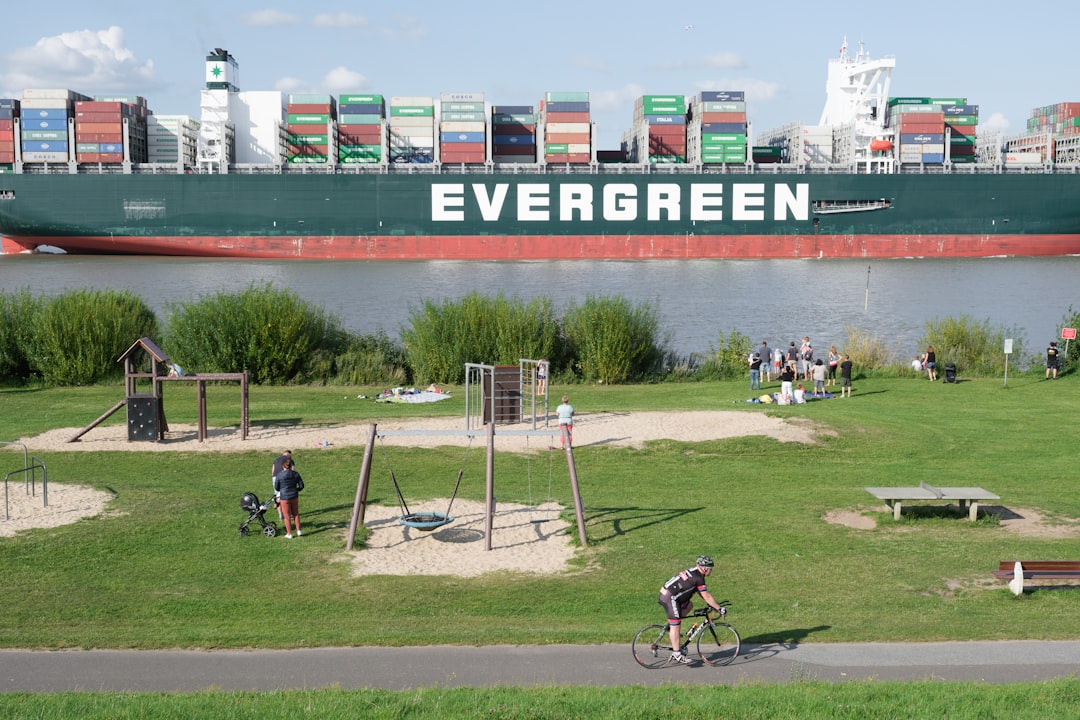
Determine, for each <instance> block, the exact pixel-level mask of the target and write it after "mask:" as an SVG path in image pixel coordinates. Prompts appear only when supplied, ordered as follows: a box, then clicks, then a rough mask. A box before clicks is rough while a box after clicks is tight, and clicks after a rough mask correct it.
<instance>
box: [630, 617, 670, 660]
mask: <svg viewBox="0 0 1080 720" xmlns="http://www.w3.org/2000/svg"><path fill="white" fill-rule="evenodd" d="M633 647H634V659H635V660H637V662H638V665H640V666H641V667H643V668H649V669H650V670H655V669H656V668H659V667H664V666H665V665H667V664H668V658H670V657H671V636H670V635H669V634H668V626H667V625H646V626H645V627H643V628H641V629H640V630H638V634H637V635H635V636H634V645H633Z"/></svg>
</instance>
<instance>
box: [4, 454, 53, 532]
mask: <svg viewBox="0 0 1080 720" xmlns="http://www.w3.org/2000/svg"><path fill="white" fill-rule="evenodd" d="M30 459H31V460H34V461H35V462H34V463H33V464H31V465H28V466H26V467H24V468H20V469H18V470H12V471H11V472H9V473H8V474H7V475H4V519H5V520H10V519H11V505H10V503H9V502H8V478H10V477H11V476H12V475H16V474H18V473H26V472H31V475H30V492H27V493H26V494H27V495H37V490H36V483H35V478H36V477H37V474H36V473H33V472H32V471H34V470H37V469H38V468H41V497H42V507H49V471H48V470H47V469H46V468H45V461H44V460H42V459H41V458H39V457H36V456H34V455H31V456H30ZM23 486H24V491H25V489H26V481H25V480H24V481H23Z"/></svg>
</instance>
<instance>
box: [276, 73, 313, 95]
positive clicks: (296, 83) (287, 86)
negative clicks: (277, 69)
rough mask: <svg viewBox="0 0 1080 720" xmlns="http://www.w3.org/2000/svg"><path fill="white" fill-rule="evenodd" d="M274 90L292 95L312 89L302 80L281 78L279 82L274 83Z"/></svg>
mask: <svg viewBox="0 0 1080 720" xmlns="http://www.w3.org/2000/svg"><path fill="white" fill-rule="evenodd" d="M274 89H275V90H278V91H280V92H284V93H291V92H305V91H307V90H310V87H309V86H308V84H307V83H305V82H304V81H303V80H301V79H300V78H294V77H288V76H286V77H283V78H279V79H278V81H277V82H275V83H274Z"/></svg>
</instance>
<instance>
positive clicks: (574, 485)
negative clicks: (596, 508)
mask: <svg viewBox="0 0 1080 720" xmlns="http://www.w3.org/2000/svg"><path fill="white" fill-rule="evenodd" d="M560 427H561V428H562V441H563V447H565V448H566V465H567V467H569V468H570V489H571V491H572V492H573V494H574V514H575V515H576V516H577V532H578V540H580V541H581V547H588V545H589V542H588V540H586V539H585V507H584V504H583V503H582V502H581V488H580V486H579V485H578V480H577V467H576V466H575V465H574V446H573V445H571V444H570V433H569V431H568V430H567V429H566V425H561V426H560Z"/></svg>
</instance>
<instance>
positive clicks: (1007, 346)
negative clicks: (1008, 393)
mask: <svg viewBox="0 0 1080 720" xmlns="http://www.w3.org/2000/svg"><path fill="white" fill-rule="evenodd" d="M1010 355H1012V338H1005V382H1004V384H1005V385H1008V384H1009V356H1010Z"/></svg>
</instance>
